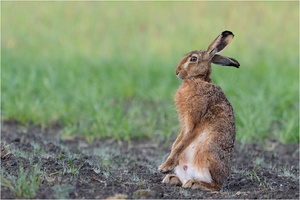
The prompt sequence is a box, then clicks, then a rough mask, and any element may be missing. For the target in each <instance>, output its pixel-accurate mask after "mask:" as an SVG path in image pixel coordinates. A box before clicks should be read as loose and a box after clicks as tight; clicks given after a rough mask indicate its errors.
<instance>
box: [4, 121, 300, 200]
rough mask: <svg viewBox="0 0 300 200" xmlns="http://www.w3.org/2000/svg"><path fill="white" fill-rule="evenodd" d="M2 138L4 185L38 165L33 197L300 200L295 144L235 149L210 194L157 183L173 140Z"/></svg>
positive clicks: (27, 131)
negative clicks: (220, 184) (219, 185)
mask: <svg viewBox="0 0 300 200" xmlns="http://www.w3.org/2000/svg"><path fill="white" fill-rule="evenodd" d="M1 133H2V135H1V173H2V175H1V176H3V178H5V179H7V180H9V177H12V176H18V171H19V170H20V166H22V167H23V168H24V169H25V170H30V169H32V166H33V165H36V164H38V166H40V171H41V174H40V177H41V179H40V185H39V189H38V191H37V193H36V195H35V197H34V198H48V199H50V198H72V199H75V198H89V199H94V198H99V199H107V198H111V199H117V198H135V199H136V198H151V199H153V198H159V199H185V198H188V199H191V198H193V199H200V198H210V199H211V198H212V199H215V198H222V199H223V198H231V199H240V198H251V199H252V198H264V199H265V198H284V199H299V145H298V144H289V145H282V144H278V143H277V142H276V141H268V142H267V143H266V144H265V145H263V146H262V145H258V144H256V143H251V144H247V145H244V146H242V145H241V144H240V143H237V144H236V147H235V153H234V156H233V158H234V159H233V163H232V174H231V176H230V178H229V179H228V181H227V183H226V184H225V186H224V188H223V190H222V191H220V192H209V191H200V190H190V189H183V188H181V187H176V186H168V185H163V184H162V183H161V180H162V178H163V176H164V175H163V174H160V173H158V172H157V167H158V166H159V165H160V164H161V163H162V162H163V161H164V159H165V158H166V157H167V156H168V153H169V150H170V147H171V142H172V141H171V142H170V144H166V142H165V141H156V140H155V138H153V139H147V140H143V141H132V142H118V141H114V140H108V139H107V140H96V141H95V142H94V143H93V144H89V143H87V142H86V141H85V140H83V139H82V138H79V137H74V138H62V137H61V135H60V128H59V127H53V128H50V129H42V128H41V127H39V126H21V125H20V124H18V123H16V122H4V123H2V127H1ZM174 138H175V136H174ZM174 138H173V139H174ZM7 198H18V196H16V194H15V193H13V192H12V191H11V190H9V189H8V188H7V187H4V186H2V187H1V199H7Z"/></svg>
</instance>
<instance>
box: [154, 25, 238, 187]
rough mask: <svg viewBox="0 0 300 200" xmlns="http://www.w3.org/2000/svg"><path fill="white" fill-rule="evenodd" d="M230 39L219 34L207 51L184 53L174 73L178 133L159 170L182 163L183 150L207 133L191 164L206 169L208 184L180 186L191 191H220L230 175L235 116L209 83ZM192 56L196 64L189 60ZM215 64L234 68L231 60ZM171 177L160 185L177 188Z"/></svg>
mask: <svg viewBox="0 0 300 200" xmlns="http://www.w3.org/2000/svg"><path fill="white" fill-rule="evenodd" d="M232 38H233V34H232V33H231V32H230V31H224V32H223V33H222V34H221V35H219V36H218V37H217V38H216V39H215V40H214V41H213V43H212V44H210V46H209V47H208V49H207V50H200V51H192V52H190V53H187V54H186V55H185V56H184V57H183V58H182V59H181V61H180V62H179V64H178V66H177V68H176V70H175V74H176V75H177V76H178V77H180V78H181V79H183V82H182V84H181V86H180V87H179V89H178V90H177V92H176V95H175V104H176V107H177V110H178V114H179V119H180V125H181V129H182V130H181V133H180V134H179V136H178V137H177V139H176V140H175V142H174V143H173V145H172V150H171V153H170V155H169V157H168V158H167V160H166V161H165V162H164V163H163V164H162V165H161V166H160V167H159V169H158V170H159V171H160V172H162V173H167V172H169V171H171V170H173V169H174V168H175V167H176V166H177V165H178V164H179V163H185V162H186V155H185V154H184V153H183V152H184V150H185V149H186V148H187V147H188V146H189V145H190V144H191V143H192V142H193V141H194V140H195V139H196V138H198V137H199V134H202V133H203V131H207V132H209V134H206V135H205V137H204V138H203V139H201V140H200V142H199V143H198V144H197V146H196V154H195V158H194V163H193V164H194V165H195V166H197V167H198V168H199V169H200V168H203V167H206V168H208V169H209V172H210V174H211V178H212V182H211V183H206V182H203V181H200V180H188V181H187V182H186V183H184V185H183V187H185V188H192V189H208V190H220V189H221V188H222V186H223V184H224V183H225V181H226V179H227V178H228V176H229V175H230V162H231V154H232V150H233V147H234V142H235V117H234V112H233V109H232V106H231V105H230V103H229V101H228V100H227V98H226V96H225V94H224V93H223V91H222V89H221V88H220V87H219V86H217V85H215V84H213V83H211V79H210V74H211V64H210V63H211V62H214V59H213V58H214V56H215V54H216V53H217V52H219V51H221V50H222V49H223V48H225V46H226V45H228V44H229V43H230V41H231V40H232ZM192 57H196V58H197V61H192V60H191V58H192ZM215 60H216V63H217V64H221V65H227V66H235V67H238V66H239V63H238V62H237V61H236V60H235V59H232V58H228V57H225V56H221V55H218V56H217V57H216V59H215ZM178 181H179V182H180V180H179V179H178V177H176V175H175V174H172V175H167V176H166V177H165V178H164V181H163V182H164V183H167V184H175V185H178Z"/></svg>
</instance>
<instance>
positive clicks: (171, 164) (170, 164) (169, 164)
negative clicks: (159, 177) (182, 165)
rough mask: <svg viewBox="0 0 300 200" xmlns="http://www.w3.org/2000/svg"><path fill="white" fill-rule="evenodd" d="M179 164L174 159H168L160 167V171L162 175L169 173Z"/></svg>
mask: <svg viewBox="0 0 300 200" xmlns="http://www.w3.org/2000/svg"><path fill="white" fill-rule="evenodd" d="M176 165H177V163H176V162H175V160H174V159H167V160H166V162H164V163H163V164H162V165H161V166H159V168H158V171H159V172H161V173H168V172H170V171H172V170H173V169H174V168H175V167H176Z"/></svg>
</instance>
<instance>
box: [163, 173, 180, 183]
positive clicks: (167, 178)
mask: <svg viewBox="0 0 300 200" xmlns="http://www.w3.org/2000/svg"><path fill="white" fill-rule="evenodd" d="M162 183H165V184H170V185H181V184H182V183H181V181H180V180H179V178H178V176H176V175H175V174H168V175H166V176H165V178H164V179H163V180H162Z"/></svg>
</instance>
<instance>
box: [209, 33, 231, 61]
mask: <svg viewBox="0 0 300 200" xmlns="http://www.w3.org/2000/svg"><path fill="white" fill-rule="evenodd" d="M233 37H234V35H233V33H232V32H231V31H223V32H222V33H221V35H219V36H218V37H217V38H216V39H215V40H214V41H213V42H212V43H211V44H210V45H209V47H208V48H207V52H208V53H209V54H210V55H211V56H213V55H214V54H216V53H218V52H220V51H222V50H223V49H224V48H225V47H226V46H227V45H228V44H229V43H230V42H231V40H232V39H233Z"/></svg>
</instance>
